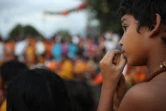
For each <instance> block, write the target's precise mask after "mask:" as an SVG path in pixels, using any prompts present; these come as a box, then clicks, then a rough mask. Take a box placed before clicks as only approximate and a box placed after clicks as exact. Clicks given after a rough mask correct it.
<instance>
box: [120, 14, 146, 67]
mask: <svg viewBox="0 0 166 111" xmlns="http://www.w3.org/2000/svg"><path fill="white" fill-rule="evenodd" d="M121 22H122V28H123V30H124V34H123V36H122V38H121V40H120V44H121V45H122V50H123V51H124V56H125V58H126V59H127V63H128V64H129V65H133V66H135V65H145V63H146V57H147V55H146V54H147V53H146V46H147V39H146V38H147V33H148V32H149V31H148V30H146V28H140V30H139V33H138V32H137V27H138V21H137V20H135V19H134V17H133V16H132V15H129V14H126V15H124V16H123V17H122V18H121ZM145 42H146V43H145Z"/></svg>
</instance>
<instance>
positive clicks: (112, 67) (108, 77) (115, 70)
mask: <svg viewBox="0 0 166 111" xmlns="http://www.w3.org/2000/svg"><path fill="white" fill-rule="evenodd" d="M125 64H126V60H125V58H124V56H123V53H122V52H121V51H119V50H112V51H109V52H107V53H106V55H105V56H104V57H103V59H102V60H101V61H100V69H101V74H102V78H103V86H104V87H107V88H112V85H114V86H115V87H116V86H117V84H118V82H119V80H120V78H121V76H122V71H123V68H124V66H125Z"/></svg>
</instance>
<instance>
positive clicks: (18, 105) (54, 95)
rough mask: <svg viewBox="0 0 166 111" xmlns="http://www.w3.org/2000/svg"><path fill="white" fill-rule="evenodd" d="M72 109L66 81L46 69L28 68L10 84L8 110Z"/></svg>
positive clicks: (67, 110) (57, 110)
mask: <svg viewBox="0 0 166 111" xmlns="http://www.w3.org/2000/svg"><path fill="white" fill-rule="evenodd" d="M48 110H49V111H71V106H70V101H69V98H68V93H67V89H66V87H65V84H64V81H63V80H62V79H61V78H60V77H59V76H58V75H57V74H55V73H54V72H51V71H49V70H46V69H39V68H38V69H32V70H27V71H24V72H22V73H21V74H19V75H18V76H16V77H15V78H14V79H13V81H12V82H11V83H10V84H9V87H8V95H7V111H48Z"/></svg>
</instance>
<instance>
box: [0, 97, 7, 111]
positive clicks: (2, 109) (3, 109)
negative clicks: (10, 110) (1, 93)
mask: <svg viewBox="0 0 166 111" xmlns="http://www.w3.org/2000/svg"><path fill="white" fill-rule="evenodd" d="M6 104H7V103H6V99H5V100H4V101H3V102H2V105H1V107H0V111H7V110H6V109H7V108H6Z"/></svg>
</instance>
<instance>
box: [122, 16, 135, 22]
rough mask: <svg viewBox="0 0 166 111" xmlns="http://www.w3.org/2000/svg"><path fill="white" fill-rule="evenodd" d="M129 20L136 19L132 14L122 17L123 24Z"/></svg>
mask: <svg viewBox="0 0 166 111" xmlns="http://www.w3.org/2000/svg"><path fill="white" fill-rule="evenodd" d="M129 19H134V17H133V16H132V15H130V14H125V15H123V16H122V17H121V22H123V21H125V20H129Z"/></svg>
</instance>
